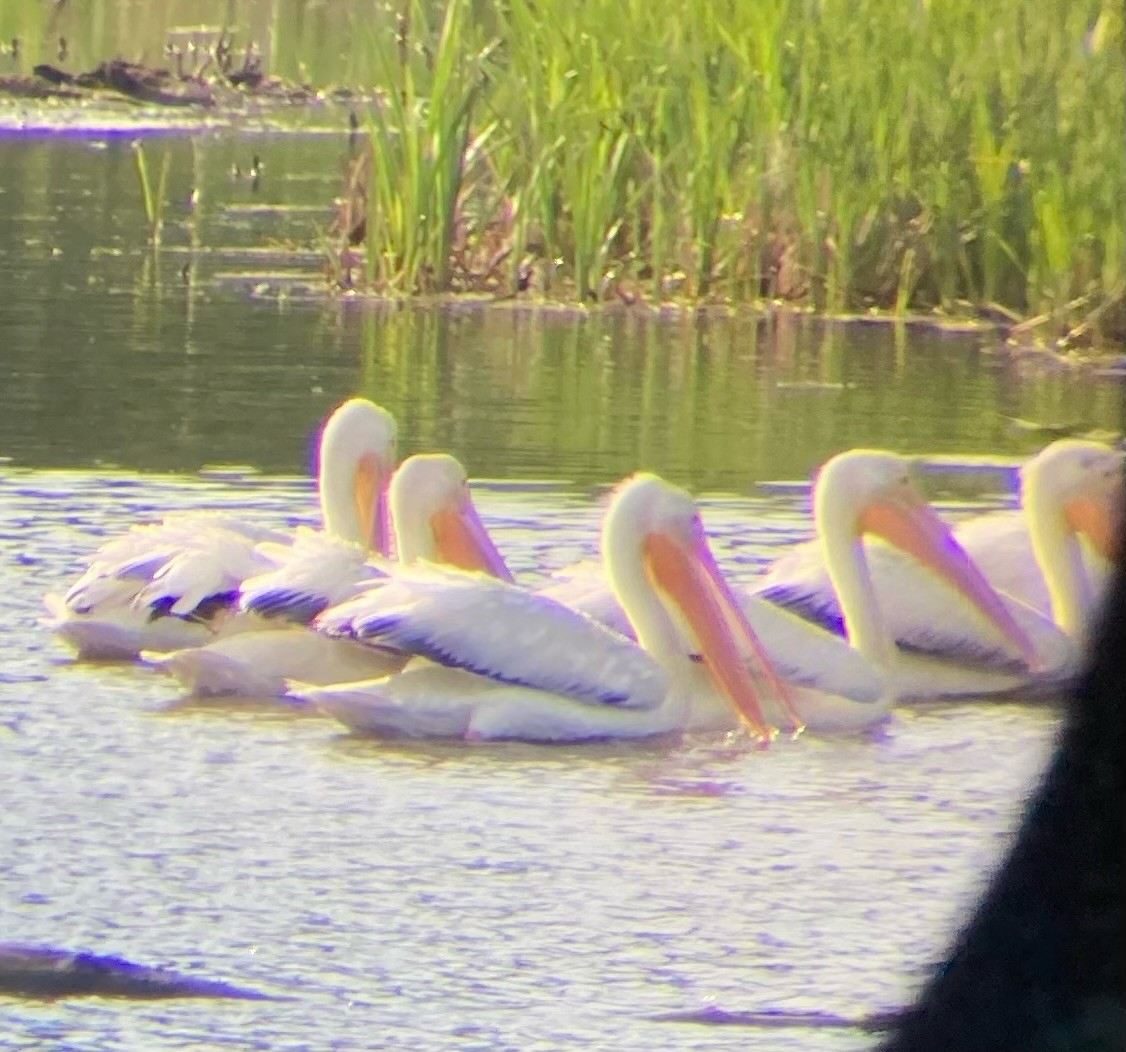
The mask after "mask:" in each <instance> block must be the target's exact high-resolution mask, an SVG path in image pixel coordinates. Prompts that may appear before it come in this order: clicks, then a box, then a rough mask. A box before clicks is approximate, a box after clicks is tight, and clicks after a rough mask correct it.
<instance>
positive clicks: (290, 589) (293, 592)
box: [145, 454, 512, 698]
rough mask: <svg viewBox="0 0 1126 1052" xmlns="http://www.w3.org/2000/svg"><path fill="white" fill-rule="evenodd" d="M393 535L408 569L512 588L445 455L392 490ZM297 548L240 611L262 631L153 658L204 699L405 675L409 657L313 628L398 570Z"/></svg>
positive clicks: (458, 469)
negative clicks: (475, 575) (437, 569)
mask: <svg viewBox="0 0 1126 1052" xmlns="http://www.w3.org/2000/svg"><path fill="white" fill-rule="evenodd" d="M388 498H389V507H390V515H391V526H392V528H393V530H394V534H395V541H396V545H395V547H396V551H397V553H398V558H399V563H400V564H401V565H412V564H414V563H417V562H419V561H422V560H426V561H429V562H433V563H437V564H443V565H448V566H453V567H457V568H459V569H462V570H466V571H474V572H479V573H483V574H487V575H489V576H491V577H495V578H496V579H498V580H504V581H511V580H512V576H511V574H510V572H509V570H508V567H507V566H506V565H505V562H504V559H503V558H502V557H501V555H500V552H498V551H497V549H496V546H495V545H494V544H493V542H492V539H491V538H490V537H489V535H488V533H487V531H486V530H485V527H484V525H483V524H482V522H481V519H480V517H479V515H478V514H477V509H476V508H475V507H474V504H473V499H472V496H471V495H470V491H469V482H468V479H467V478H466V474H465V469H464V468H463V467H462V466H461V464H460V463H458V461H457V460H455V459H454V458H453V457H451V456H447V455H446V454H418V455H415V456H412V457H408V458H407V459H406V460H405V461H403V463H402V464H401V465H400V466H399V468H398V469H397V470H396V471H395V473H394V475H393V476H392V478H391V484H390V487H389V490H388ZM304 544H305V550H302V548H301V542H299V543H298V545H296V546H295V548H294V551H292V552H291V553H290V557H289V558H288V559H283V560H282V561H281V563H280V565H279V566H278V567H277V568H276V569H274V570H272V571H271V572H270V573H267V574H264V575H262V576H260V577H255V578H252V579H250V580H248V581H246V582H244V583H243V585H242V587H241V589H240V594H239V599H238V606H239V609H241V610H243V611H245V612H248V613H252V614H255V615H257V616H259V617H261V618H263V619H267V620H266V623H265V625H264V627H263V628H261V629H258V630H256V631H248V632H240V633H238V634H237V635H229V636H224V637H221V638H219V639H215V640H213V641H211V642H209V643H207V644H206V645H204V646H200V647H193V648H188V649H182V650H177V651H174V652H172V653H165V654H146V655H145V656H146V658H147V659H148V660H149V662H150V664H152V665H153V666H154V667H156V668H159V669H161V670H163V671H166V672H169V673H170V674H171V675H173V676H175V678H176V679H178V680H179V681H180V683H181V684H183V686H184V687H185V688H186V689H187V690H188V691H189V692H190V693H192V694H195V695H197V696H217V695H222V696H232V695H238V696H243V697H255V698H274V697H280V696H282V695H284V694H285V692H286V681H287V680H289V679H296V680H300V681H302V682H304V683H312V684H318V685H323V684H327V683H339V682H344V681H348V680H358V679H369V678H373V677H378V676H383V675H388V674H390V673H392V672H398V671H399V669H401V668H402V667H403V665H404V664H405V663H406V660H407V657H408V655H406V654H404V653H402V652H400V651H397V650H394V649H392V648H378V647H371V646H367V645H364V644H361V643H358V642H356V641H355V640H352V639H345V638H334V637H331V636H328V635H325V634H323V633H319V632H315V631H313V630H312V629H311V628H309V627H308V626H309V623H310V622H311V621H312V620H313V618H314V617H315V616H316V615H317V614H319V613H320V612H321V611H322V610H324V609H326V608H327V607H328V606H330V605H333V604H336V603H340V602H343V601H344V600H346V599H350V598H352V597H353V596H355V595H356V594H358V593H360V592H362V591H363V590H365V589H366V588H368V587H372V586H378V585H379V584H380V583H381V582H383V581H386V580H388V579H390V578H391V577H393V576H394V575H395V573H396V571H397V567H396V566H395V565H394V564H390V563H388V562H386V561H385V560H382V559H369V558H364V557H362V556H358V557H357V558H355V559H353V560H352V561H351V562H349V563H345V562H343V561H342V560H340V559H339V558H337V556H336V553H335V551H334V550H332V549H330V550H329V551H328V553H327V558H326V557H323V556H322V553H321V550H320V547H319V541H318V539H317V538H316V537H315V536H313V537H307V538H305V539H304ZM356 551H357V553H358V551H359V550H358V549H357V550H356Z"/></svg>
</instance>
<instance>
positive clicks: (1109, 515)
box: [1064, 495, 1123, 562]
mask: <svg viewBox="0 0 1126 1052" xmlns="http://www.w3.org/2000/svg"><path fill="white" fill-rule="evenodd" d="M1116 504H1117V502H1116V501H1113V500H1112V499H1111V498H1110V497H1109V495H1107V496H1103V497H1091V496H1088V497H1076V498H1074V499H1073V500H1069V501H1068V502H1067V503H1066V504H1065V505H1064V516H1065V518H1066V519H1067V524H1068V526H1070V527H1071V528H1072V529H1073V530H1074V531H1075V532H1076V533H1081V534H1083V535H1084V536H1085V537H1086V538H1088V540H1090V542H1091V543H1092V544H1093V545H1094V546H1095V550H1096V551H1097V552H1098V553H1099V554H1100V555H1101V556H1102V557H1103V558H1104V559H1107V560H1109V561H1111V562H1114V561H1116V560H1117V559H1118V557H1119V555H1120V554H1121V551H1122V548H1121V545H1122V537H1121V531H1122V525H1123V524H1122V521H1121V519H1122V514H1121V509H1120V508H1118V507H1117V506H1116Z"/></svg>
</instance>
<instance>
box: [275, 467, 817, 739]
mask: <svg viewBox="0 0 1126 1052" xmlns="http://www.w3.org/2000/svg"><path fill="white" fill-rule="evenodd" d="M602 550H603V558H604V561H605V564H606V567H607V573H608V575H609V577H610V582H611V585H612V587H613V588H614V591H615V593H616V594H617V596H618V598H619V600H620V601H621V604H622V606H623V607H624V608H625V610H626V611H627V613H628V615H629V617H630V620H631V621H632V623H633V626H634V628H635V629H636V632H637V638H638V640H639V642H640V645H638V644H635V643H633V642H631V641H629V640H627V639H625V638H624V637H622V636H620V635H618V634H617V633H614V632H611V631H610V630H609V629H607V628H605V627H603V626H602V625H599V624H597V623H596V622H594V621H592V620H591V619H590V618H588V617H586V616H585V615H583V614H580V613H578V612H576V611H574V610H572V609H570V608H568V607H565V606H563V605H561V604H559V603H556V602H554V601H552V600H550V599H547V598H545V597H543V596H541V595H537V594H535V593H533V592H529V591H526V590H524V589H522V588H518V587H516V586H514V585H511V584H508V583H506V582H502V581H495V580H490V579H488V578H485V577H483V576H481V575H469V574H457V573H451V572H441V571H437V570H432V569H428V568H423V569H421V570H417V571H413V572H412V571H409V570H408V571H405V572H404V573H402V574H400V575H397V576H396V577H395V579H393V580H392V581H391V582H390V583H389V584H387V585H384V586H383V587H378V588H372V589H371V590H370V591H369V592H368V593H366V594H365V595H363V596H360V597H358V598H357V599H355V600H353V601H351V602H350V603H346V604H343V605H342V606H340V607H337V608H335V609H334V610H330V611H327V612H326V613H325V614H323V615H321V618H320V619H319V621H320V622H321V624H322V626H323V627H324V628H325V630H326V631H329V632H336V633H342V634H346V635H350V636H352V637H354V638H357V639H361V640H367V641H370V642H374V643H376V644H390V645H391V646H394V647H398V648H401V649H403V650H406V651H409V652H410V653H413V654H415V655H419V657H420V659H421V660H417V661H416V662H415V663H412V664H411V665H408V666H407V668H406V669H405V670H404V671H403V672H401V673H399V674H398V675H395V676H389V677H386V678H384V679H381V680H370V681H366V682H357V683H343V684H337V685H334V686H329V687H324V688H319V689H318V688H313V687H305V686H301V685H294V688H293V690H292V694H293V695H294V696H295V697H297V698H299V699H302V700H305V701H310V702H313V703H314V704H316V705H318V706H319V707H320V708H321V709H322V710H324V711H325V712H327V713H328V714H330V715H332V716H334V717H336V718H337V719H338V720H340V721H341V722H343V723H345V724H346V725H347V726H349V727H351V728H353V729H355V730H358V731H362V732H367V733H376V734H383V735H406V736H412V737H466V738H470V739H475V738H516V739H522V740H532V741H582V740H588V739H593V738H637V737H647V736H651V735H658V734H665V733H669V732H673V731H681V730H685V729H688V728H700V727H710V726H720V727H724V728H726V727H729V726H732V725H734V724H735V723H736V722H737V720H738V718H739V717H741V718H742V719H743V720H744V721H745V722H746V724H747V725H748V726H749V728H750V730H751V732H752V733H753V734H754V735H756V736H757V737H760V738H767V737H769V736H770V734H771V732H770V730H769V728H768V726H767V724H766V720H765V718H764V715H763V711H762V708H761V705H762V701H760V699H759V694H760V686H759V684H761V683H763V682H765V683H768V684H769V685H770V686H771V692H772V694H773V695H774V697H773V699H771V700H772V701H773V702H774V704H773V706H772V714H773V713H774V712H777V711H781V714H782V717H783V719H782V721H781V722H785V723H787V724H788V725H789V726H790V728H791V729H798V728H799V727H800V721H798V720H797V719H796V718H795V717H794V716H793V715H792V713H791V712H789V711H787V700H788V699H787V696H786V692H785V691H784V690H782V689H781V688H780V687H779V685H778V684H777V679H776V677H775V676H774V674H773V672H772V670H771V669H770V668H769V666H768V665H766V664H765V663H764V662H763V661H762V659H761V656H760V651H759V648H758V645H757V642H756V640H755V638H754V633H753V632H752V631H751V629H750V627H749V626H748V625H747V623H746V621H745V619H744V618H743V617H742V615H741V614H740V612H739V609H738V607H737V605H736V604H735V603H734V601H733V599H732V596H731V593H730V591H729V589H728V588H727V585H726V584H725V583H724V581H723V579H722V577H721V576H720V574H719V571H718V569H717V568H716V565H715V562H714V560H713V558H712V556H711V552H710V550H709V548H708V546H707V541H706V539H705V537H704V532H703V527H702V526H701V524H700V520H699V518H698V516H697V514H696V511H695V508H694V506H693V504H692V501H691V498H689V496H688V495H687V494H686V493H684V492H683V491H682V490H679V489H676V488H674V487H672V486H670V485H668V484H667V483H665V482H663V481H662V480H660V479H658V478H656V477H655V476H653V475H636V476H633V477H632V478H631V479H629V480H627V481H626V482H624V483H623V484H622V485H621V486H620V487H619V489H618V490H617V491H616V493H615V495H614V498H613V500H612V501H611V504H610V507H609V509H608V511H607V514H606V518H605V520H604V525H603V531H602ZM692 655H699V657H700V659H701V660H693V657H692ZM733 710H734V711H733ZM734 713H738V716H736V715H735V714H734Z"/></svg>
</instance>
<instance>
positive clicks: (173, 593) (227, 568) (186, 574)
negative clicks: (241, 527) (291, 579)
mask: <svg viewBox="0 0 1126 1052" xmlns="http://www.w3.org/2000/svg"><path fill="white" fill-rule="evenodd" d="M272 565H273V562H272V560H270V559H268V558H267V557H266V556H264V555H262V554H261V553H259V552H258V551H257V550H256V544H255V542H254V541H253V540H252V539H250V538H249V537H246V536H245V535H243V534H241V533H236V532H234V531H232V530H224V529H214V528H204V529H202V530H200V531H199V532H198V534H197V535H196V536H195V537H194V539H193V540H192V542H191V543H189V544H188V545H186V546H185V547H184V548H182V549H181V550H180V551H178V552H177V553H176V554H175V555H174V556H173V557H172V558H171V559H169V560H168V562H166V563H165V564H164V565H163V566H162V567H161V568H160V569H159V570H157V572H156V573H155V574H153V578H152V580H151V581H150V582H149V583H148V584H147V585H145V586H144V587H143V588H142V589H141V590H140V591H139V592H138V593H137V598H136V599H135V600H134V601H133V602H134V605H136V606H141V607H144V606H147V607H152V608H154V609H156V610H158V611H159V612H161V613H169V614H172V615H173V616H175V617H188V616H189V615H191V614H192V613H193V612H195V611H196V610H197V609H198V608H199V607H200V606H201V605H202V604H203V603H204V602H205V601H207V600H219V601H222V602H233V601H234V599H235V598H236V596H237V594H238V588H239V585H240V584H242V582H243V581H245V580H246V579H247V578H248V577H253V576H255V575H256V574H260V573H263V572H264V571H266V570H267V569H269V568H270V567H271V566H272Z"/></svg>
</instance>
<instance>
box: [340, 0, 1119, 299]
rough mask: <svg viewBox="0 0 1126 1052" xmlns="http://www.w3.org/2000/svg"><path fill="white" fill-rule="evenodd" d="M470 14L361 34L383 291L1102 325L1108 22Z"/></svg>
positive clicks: (872, 8)
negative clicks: (989, 311) (989, 310)
mask: <svg viewBox="0 0 1126 1052" xmlns="http://www.w3.org/2000/svg"><path fill="white" fill-rule="evenodd" d="M477 6H478V7H481V6H482V5H477ZM473 7H474V5H473V4H472V3H471V0H449V2H448V3H447V4H446V5H445V7H444V11H443V10H439V12H438V17H437V18H435V17H433V13H434V5H433V4H428V3H423V2H421V0H413V2H412V0H404V6H403V8H402V9H401V10H400V11H399V12H398V14H397V15H396V17H395V18H390V17H389V18H388V19H387V20H386V21H384V22H376V23H375V24H368V25H366V26H365V28H364V32H363V33H357V39H356V46H357V47H358V48H366V49H369V50H370V52H371V54H372V55H373V56H375V57H374V58H373V60H372V68H373V69H375V70H377V71H378V73H377V76H376V77H375V83H376V84H377V85H378V86H379V87H381V88H383V89H384V90H385V91H386V92H387V103H386V105H384V106H383V107H381V108H380V109H378V110H377V111H375V112H373V114H372V115H371V118H370V125H369V127H370V132H371V138H372V144H373V152H374V157H375V158H376V163H375V165H374V169H375V175H374V177H373V178H372V179H371V180H370V193H369V195H368V197H367V207H368V211H367V215H368V219H369V222H368V223H367V230H366V238H367V250H368V257H369V274H370V276H371V278H372V279H373V281H374V283H375V285H376V286H377V287H379V288H386V289H396V290H401V291H407V292H410V291H418V290H443V289H448V288H453V289H459V288H495V287H498V286H499V287H501V288H503V287H505V286H508V287H514V286H516V285H517V284H518V283H521V282H523V281H526V280H527V275H528V273H529V269H530V268H532V267H534V268H535V270H536V271H538V280H539V281H540V283H541V285H542V286H543V287H544V288H545V289H547V290H554V291H556V292H562V293H563V294H565V295H573V296H575V297H579V298H598V299H602V298H607V297H609V296H613V295H614V294H617V295H620V296H622V297H623V298H626V297H629V298H633V297H635V296H647V297H648V298H650V299H652V300H660V299H664V298H669V297H679V296H686V297H688V298H690V299H696V298H731V299H733V300H752V299H756V298H760V297H782V298H787V299H796V300H798V301H801V302H804V303H808V304H810V305H812V306H814V307H818V308H823V309H829V310H834V311H840V310H863V309H866V308H869V307H881V308H891V309H895V310H899V311H904V310H908V309H913V310H914V309H928V308H933V307H937V308H944V309H947V310H951V311H957V310H959V309H964V308H965V305H966V304H967V303H969V304H975V305H984V304H996V305H999V306H1001V307H1004V308H1008V309H1009V310H1011V311H1014V312H1017V313H1019V314H1020V315H1024V316H1027V315H1029V314H1038V313H1042V312H1044V313H1052V312H1058V313H1060V314H1061V315H1068V316H1069V317H1071V318H1075V317H1079V316H1085V315H1088V314H1090V313H1091V312H1093V311H1099V312H1101V311H1105V308H1106V306H1107V305H1108V304H1111V303H1120V301H1121V298H1122V290H1123V252H1124V238H1123V220H1124V202H1126V186H1124V183H1126V177H1124V168H1123V165H1122V159H1121V152H1122V143H1123V139H1124V137H1126V116H1124V108H1123V84H1122V57H1123V56H1122V50H1123V30H1122V15H1121V8H1120V5H1118V4H1117V3H1113V4H1112V3H1110V2H1102V3H1100V2H1098V0H1088V2H1086V3H1081V2H1080V3H1077V2H1073V0H1048V2H1043V0H1000V2H999V3H997V4H994V5H987V4H981V3H978V2H976V0H945V2H944V3H941V4H939V3H930V2H927V0H917V2H914V3H910V4H893V5H888V4H885V3H881V2H878V0H860V2H855V0H758V2H756V3H753V4H744V3H739V2H738V0H704V2H699V3H696V4H694V5H692V7H691V9H690V15H689V14H688V9H686V8H684V6H683V5H681V4H678V3H674V2H673V0H645V2H641V0H586V2H584V3H582V4H572V3H563V2H560V0H507V2H505V3H503V4H497V5H495V7H492V6H491V7H490V8H489V9H488V10H487V11H485V10H483V9H482V10H481V11H478V12H477V14H476V15H474V14H473ZM357 19H358V16H357ZM357 25H359V19H358V21H357ZM459 155H460V156H461V157H462V164H461V165H460V168H459V166H458V165H457V164H456V163H454V160H453V159H454V158H455V157H456V156H459ZM451 217H452V218H451ZM451 227H452V230H453V232H452V235H451ZM500 260H503V262H504V272H503V273H501V272H500V271H499V270H498V267H497V262H498V261H500Z"/></svg>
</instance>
